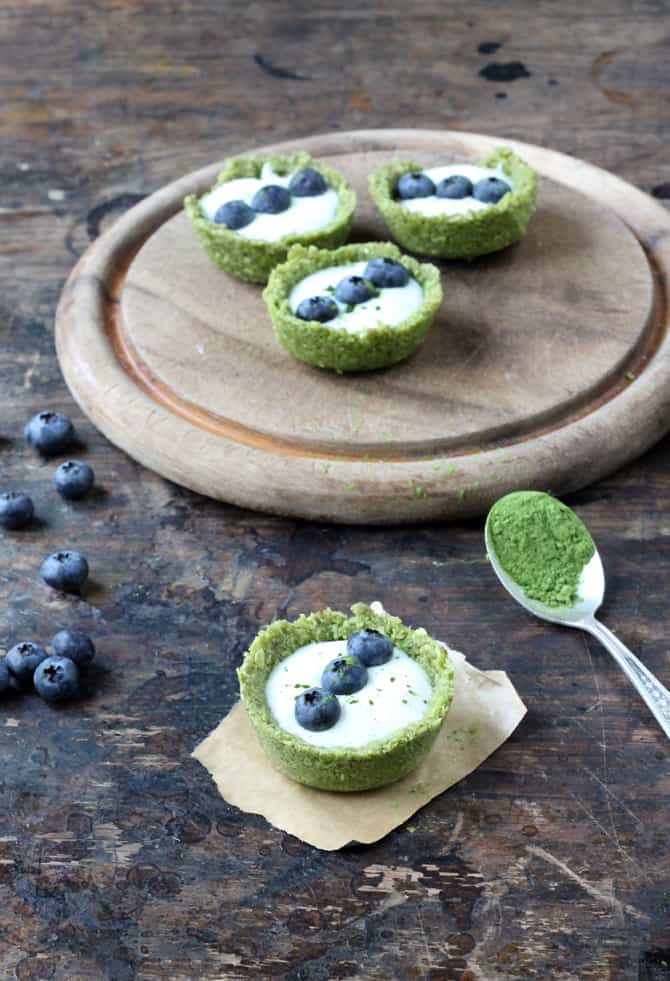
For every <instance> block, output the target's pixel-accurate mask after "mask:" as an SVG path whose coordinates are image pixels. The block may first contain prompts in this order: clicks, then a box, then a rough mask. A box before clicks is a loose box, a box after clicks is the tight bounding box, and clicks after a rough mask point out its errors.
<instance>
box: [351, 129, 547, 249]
mask: <svg viewBox="0 0 670 981" xmlns="http://www.w3.org/2000/svg"><path fill="white" fill-rule="evenodd" d="M478 164H479V166H481V167H497V166H498V165H500V164H501V165H502V169H503V171H504V173H505V174H507V175H508V176H509V177H510V178H511V179H512V181H513V182H514V190H512V191H511V192H510V193H509V194H506V195H505V196H504V197H503V198H502V199H501V200H500V201H499V202H498V204H495V205H492V206H491V207H489V208H486V209H484V210H481V211H469V212H466V214H457V215H434V216H431V217H428V216H427V215H420V214H417V213H416V212H415V211H409V210H408V209H407V208H405V207H404V206H403V205H402V204H401V203H400V202H399V201H396V199H395V196H394V195H395V187H396V183H397V181H398V178H399V177H400V176H401V175H402V174H405V173H408V172H410V171H413V170H421V169H422V168H421V165H420V164H417V163H415V162H413V161H399V160H397V161H393V162H392V163H390V164H386V165H385V166H383V167H380V168H379V170H376V171H374V173H372V174H371V175H370V179H369V185H370V194H371V195H372V198H373V200H374V202H375V204H376V205H377V208H378V209H379V211H380V212H381V214H382V216H383V218H384V220H385V222H386V224H387V225H388V227H389V228H390V230H391V233H392V235H393V237H394V239H395V240H396V241H397V242H400V244H401V245H402V246H404V248H406V249H411V250H412V252H418V253H419V255H428V256H439V257H441V258H443V259H474V258H475V257H476V256H478V255H485V254H486V253H488V252H497V251H498V250H499V249H504V248H506V247H507V246H508V245H512V244H513V243H514V242H518V241H520V239H522V238H523V236H524V235H525V233H526V227H527V226H528V221H529V219H530V216H531V214H532V213H533V210H534V208H535V198H536V195H537V176H536V174H535V171H534V170H532V169H531V168H530V167H529V166H528V164H527V163H525V162H524V161H523V160H521V158H520V157H517V155H516V154H515V153H513V152H512V150H509V149H507V148H505V147H500V148H499V149H497V150H496V151H495V152H494V153H492V154H491V155H490V156H489V157H487V158H486V159H485V160H480V161H478Z"/></svg>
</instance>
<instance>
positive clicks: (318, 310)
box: [295, 296, 338, 324]
mask: <svg viewBox="0 0 670 981" xmlns="http://www.w3.org/2000/svg"><path fill="white" fill-rule="evenodd" d="M337 314H338V309H337V303H335V302H334V301H333V300H331V299H330V297H329V296H310V298H309V299H308V300H302V302H301V303H299V304H298V308H297V310H296V312H295V315H296V317H300V319H301V320H318V321H319V323H320V324H325V323H326V322H327V321H328V320H332V319H333V317H336V316H337Z"/></svg>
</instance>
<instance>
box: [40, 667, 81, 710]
mask: <svg viewBox="0 0 670 981" xmlns="http://www.w3.org/2000/svg"><path fill="white" fill-rule="evenodd" d="M34 684H35V691H36V692H37V694H38V695H41V696H42V698H43V699H45V701H47V702H66V701H67V700H68V699H69V698H72V696H73V695H75V694H76V692H77V689H78V688H79V668H78V667H77V665H76V664H75V663H74V661H71V660H70V658H69V657H48V658H46V660H44V661H42V663H41V664H40V665H39V666H38V668H37V669H36V671H35V675H34Z"/></svg>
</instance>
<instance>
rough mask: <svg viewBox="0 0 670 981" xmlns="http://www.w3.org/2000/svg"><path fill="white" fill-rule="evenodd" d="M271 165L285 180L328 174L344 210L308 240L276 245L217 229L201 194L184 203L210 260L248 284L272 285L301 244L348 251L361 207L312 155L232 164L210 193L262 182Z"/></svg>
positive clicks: (288, 240)
mask: <svg viewBox="0 0 670 981" xmlns="http://www.w3.org/2000/svg"><path fill="white" fill-rule="evenodd" d="M265 163H270V164H271V165H272V168H273V170H274V171H275V173H277V174H281V175H282V176H283V175H285V174H290V173H293V171H295V170H300V169H301V168H302V167H313V168H314V169H315V170H318V171H319V173H320V174H323V176H324V178H325V179H326V182H327V183H328V184H329V185H330V187H332V188H333V189H334V190H335V191H337V194H338V197H339V205H338V208H337V211H336V212H335V217H334V218H333V220H332V221H331V222H330V224H329V225H324V227H323V228H319V229H316V230H315V231H313V232H308V233H306V234H304V235H296V234H291V235H285V236H284V237H283V238H280V239H277V241H276V242H263V241H260V240H256V239H249V238H244V237H243V236H241V235H239V234H238V233H237V232H234V231H231V230H230V229H229V228H226V226H225V225H217V224H215V223H214V222H213V221H210V220H209V218H207V217H206V216H205V213H204V212H203V210H202V208H201V206H200V199H199V198H197V197H196V196H195V194H189V195H188V197H187V198H185V199H184V209H185V211H186V214H187V215H188V217H189V218H190V219H191V222H192V223H193V227H194V228H195V231H196V234H197V236H198V238H199V239H200V241H201V242H202V244H203V246H204V248H205V251H206V252H207V255H208V256H209V257H210V259H212V260H213V261H214V262H215V263H216V264H217V266H220V267H221V268H222V269H225V271H226V272H227V273H230V275H231V276H236V277H237V278H238V279H245V280H246V281H247V282H249V283H266V282H267V280H268V276H269V275H270V273H271V272H272V270H273V269H274V267H275V266H277V265H279V263H280V262H284V260H285V259H286V255H287V253H288V250H289V249H290V248H291V246H292V245H295V244H296V242H301V243H303V244H305V245H316V246H319V247H321V248H323V249H334V248H337V246H338V245H342V243H343V242H346V240H347V236H348V235H349V229H350V228H351V222H352V219H353V216H354V208H355V207H356V195H355V193H354V191H353V190H352V189H351V187H350V186H349V184H348V183H347V182H346V180H345V179H344V177H343V176H342V175H341V174H340V173H338V171H336V170H333V169H332V168H331V167H326V166H324V165H323V164H321V163H319V162H318V161H317V160H313V159H312V157H311V156H310V155H309V154H308V153H295V154H293V155H292V156H274V157H235V158H233V159H232V160H228V161H226V163H225V165H224V168H223V170H222V171H221V173H220V174H219V176H218V178H217V180H216V183H215V184H214V186H213V187H212V188H211V189H210V190H214V187H218V186H219V185H220V184H225V183H227V182H228V181H232V180H235V179H236V178H238V177H260V173H261V168H262V167H263V164H265ZM207 193H209V192H207Z"/></svg>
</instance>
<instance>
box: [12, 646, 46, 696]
mask: <svg viewBox="0 0 670 981" xmlns="http://www.w3.org/2000/svg"><path fill="white" fill-rule="evenodd" d="M46 657H47V652H46V651H45V649H44V648H43V647H42V645H41V644H37V643H35V642H34V641H31V640H24V641H23V642H22V643H21V644H15V645H14V647H12V649H11V650H10V651H8V652H7V658H6V660H7V667H8V668H9V671H10V673H11V674H12V675H13V676H14V678H15V680H16V682H17V683H18V687H19V688H29V687H30V684H31V683H32V680H33V674H34V673H35V668H36V667H37V665H38V664H40V663H41V662H42V661H44V659H45V658H46Z"/></svg>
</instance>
